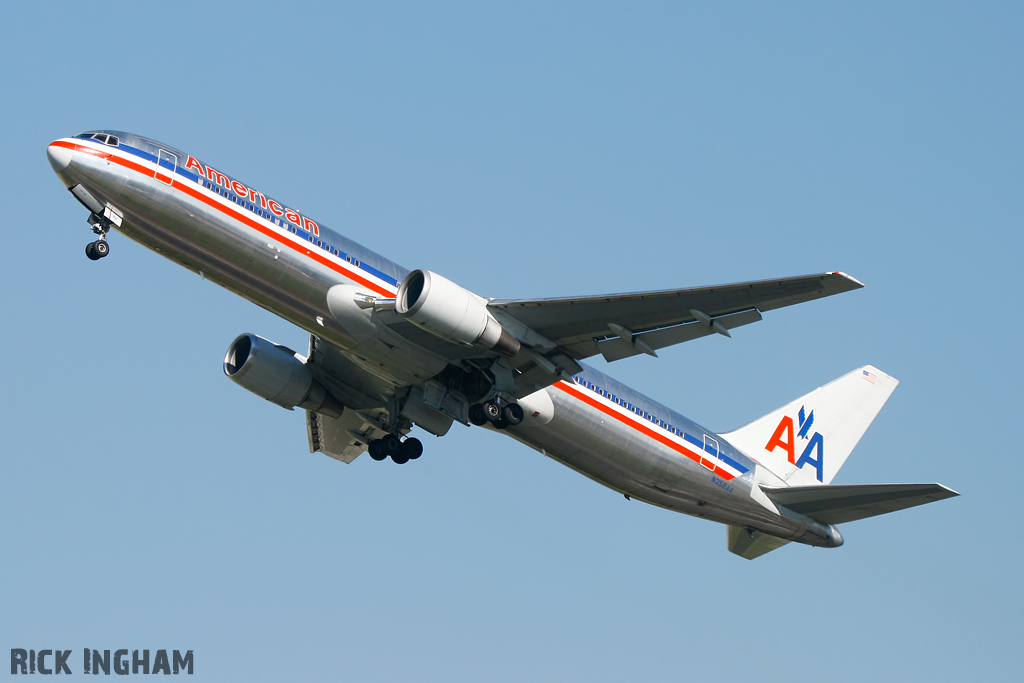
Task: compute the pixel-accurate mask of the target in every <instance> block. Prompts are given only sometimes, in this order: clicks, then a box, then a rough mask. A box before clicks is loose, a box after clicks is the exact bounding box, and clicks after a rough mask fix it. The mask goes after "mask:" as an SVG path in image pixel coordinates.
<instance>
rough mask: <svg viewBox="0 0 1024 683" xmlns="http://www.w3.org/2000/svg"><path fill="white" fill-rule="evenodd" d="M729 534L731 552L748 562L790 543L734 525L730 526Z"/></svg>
mask: <svg viewBox="0 0 1024 683" xmlns="http://www.w3.org/2000/svg"><path fill="white" fill-rule="evenodd" d="M728 533H729V552H730V553H733V554H734V555H739V556H740V557H742V558H745V559H748V560H752V559H754V558H755V557H761V556H762V555H764V554H765V553H770V552H771V551H773V550H776V549H778V548H781V547H782V546H784V545H786V544H787V543H789V541H787V540H786V539H784V538H779V537H777V536H772V535H770V534H763V533H761V532H760V531H755V530H753V529H747V528H744V527H741V526H733V525H732V524H730V525H729V530H728Z"/></svg>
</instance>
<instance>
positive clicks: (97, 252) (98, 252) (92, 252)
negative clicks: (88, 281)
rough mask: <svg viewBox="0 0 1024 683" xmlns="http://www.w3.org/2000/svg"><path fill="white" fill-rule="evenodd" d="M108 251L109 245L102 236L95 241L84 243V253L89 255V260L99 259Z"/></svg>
mask: <svg viewBox="0 0 1024 683" xmlns="http://www.w3.org/2000/svg"><path fill="white" fill-rule="evenodd" d="M109 253H110V245H109V244H107V240H106V239H104V238H102V237H101V238H100V239H98V240H96V241H95V242H89V244H87V245H85V255H86V256H88V257H89V260H90V261H99V260H100V259H101V258H103V257H105V256H106V255H107V254H109Z"/></svg>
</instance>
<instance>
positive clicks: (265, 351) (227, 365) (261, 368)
mask: <svg viewBox="0 0 1024 683" xmlns="http://www.w3.org/2000/svg"><path fill="white" fill-rule="evenodd" d="M224 374H225V375H227V376H228V377H229V378H231V379H232V380H234V381H235V382H237V383H238V384H240V385H242V386H243V387H244V388H246V389H248V390H249V391H251V392H252V393H254V394H256V395H257V396H260V397H261V398H265V399H267V400H268V401H270V402H271V403H276V404H277V405H279V406H281V407H282V408H287V409H288V410H293V409H295V408H304V409H306V410H311V411H313V412H314V413H322V414H324V415H327V416H328V417H334V418H337V417H341V413H342V411H343V410H344V407H343V406H342V405H341V404H339V403H338V401H337V400H336V399H335V398H334V397H333V396H332V395H331V394H330V393H329V392H328V391H327V389H326V388H325V387H324V385H322V384H320V382H318V381H316V380H315V379H314V378H313V373H312V372H311V371H310V369H309V367H307V366H306V364H305V363H304V362H303V361H302V360H300V358H299V357H298V356H297V355H296V354H295V352H294V351H292V350H291V349H289V348H286V347H284V346H279V345H278V344H275V343H274V342H272V341H269V340H267V339H264V338H263V337H258V336H256V335H255V334H243V335H241V336H240V337H238V338H237V339H235V341H233V342H231V346H230V347H229V348H228V352H227V354H226V355H225V356H224Z"/></svg>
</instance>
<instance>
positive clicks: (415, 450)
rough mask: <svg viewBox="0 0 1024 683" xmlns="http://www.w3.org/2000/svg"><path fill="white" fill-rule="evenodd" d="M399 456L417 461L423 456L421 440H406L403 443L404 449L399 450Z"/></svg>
mask: <svg viewBox="0 0 1024 683" xmlns="http://www.w3.org/2000/svg"><path fill="white" fill-rule="evenodd" d="M398 454H399V455H401V456H405V457H406V458H407V459H408V460H415V459H416V458H418V457H420V456H421V455H423V444H422V443H421V442H420V440H419V439H415V438H411V439H406V440H405V441H403V442H402V447H401V448H399V449H398Z"/></svg>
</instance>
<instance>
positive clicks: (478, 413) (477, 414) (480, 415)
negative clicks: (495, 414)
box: [469, 403, 487, 427]
mask: <svg viewBox="0 0 1024 683" xmlns="http://www.w3.org/2000/svg"><path fill="white" fill-rule="evenodd" d="M469 421H470V422H472V423H473V424H475V425H476V426H477V427H482V426H484V425H485V424H487V413H485V412H484V407H483V406H482V405H480V404H479V403H477V404H476V405H472V406H470V407H469Z"/></svg>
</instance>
